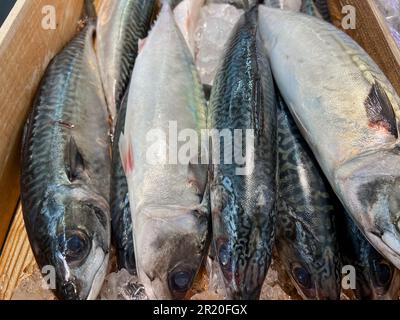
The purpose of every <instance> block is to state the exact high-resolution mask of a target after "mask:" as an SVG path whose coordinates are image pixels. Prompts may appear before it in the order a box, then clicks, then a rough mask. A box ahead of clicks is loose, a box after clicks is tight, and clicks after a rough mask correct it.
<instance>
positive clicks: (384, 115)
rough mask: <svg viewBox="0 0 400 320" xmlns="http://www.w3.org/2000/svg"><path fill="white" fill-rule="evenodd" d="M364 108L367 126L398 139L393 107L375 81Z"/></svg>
mask: <svg viewBox="0 0 400 320" xmlns="http://www.w3.org/2000/svg"><path fill="white" fill-rule="evenodd" d="M364 106H365V109H366V112H367V116H368V119H369V126H370V127H373V128H378V129H384V130H386V131H388V132H389V133H390V134H392V135H393V136H395V137H396V138H397V137H398V132H397V125H396V116H395V113H394V111H393V106H392V104H391V102H390V100H389V98H388V96H387V94H386V92H385V90H384V89H383V88H382V87H381V85H380V84H379V83H378V82H376V81H375V83H374V84H373V85H372V87H371V90H370V92H369V94H368V97H367V99H365V102H364Z"/></svg>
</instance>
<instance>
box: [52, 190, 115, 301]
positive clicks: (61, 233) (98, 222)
mask: <svg viewBox="0 0 400 320" xmlns="http://www.w3.org/2000/svg"><path fill="white" fill-rule="evenodd" d="M47 209H48V210H49V214H50V215H51V216H53V217H55V221H54V229H53V232H52V239H51V240H52V247H53V250H52V257H51V262H52V265H53V266H54V268H55V275H56V294H57V296H58V297H59V298H61V299H64V300H86V299H88V300H92V299H95V298H96V297H97V295H98V293H99V291H100V289H101V286H102V284H103V281H104V278H105V275H106V272H107V268H108V261H109V248H110V228H111V226H110V218H109V217H110V214H109V210H110V209H109V206H108V203H107V202H106V200H105V199H103V198H102V197H101V196H98V195H96V194H93V193H91V192H90V191H88V190H86V189H84V188H83V187H82V188H81V187H70V186H68V187H67V188H65V189H64V190H62V192H60V190H59V191H57V192H55V193H54V194H53V196H52V197H50V200H49V202H48V206H47Z"/></svg>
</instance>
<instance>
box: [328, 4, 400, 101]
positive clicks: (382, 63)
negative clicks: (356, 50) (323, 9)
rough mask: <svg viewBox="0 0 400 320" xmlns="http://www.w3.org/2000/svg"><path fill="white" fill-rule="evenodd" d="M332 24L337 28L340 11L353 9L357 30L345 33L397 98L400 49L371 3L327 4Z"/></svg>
mask: <svg viewBox="0 0 400 320" xmlns="http://www.w3.org/2000/svg"><path fill="white" fill-rule="evenodd" d="M328 4H329V10H330V12H331V15H332V19H333V23H334V24H335V25H336V26H337V27H339V28H342V26H341V21H342V19H343V17H344V14H343V13H342V8H343V6H345V5H351V6H353V7H355V9H356V11H355V12H356V28H355V29H349V30H344V31H345V32H346V33H347V34H348V35H350V36H351V37H352V38H353V39H354V40H355V41H357V42H358V43H359V44H360V45H361V46H362V47H363V48H364V50H365V51H366V52H368V54H369V55H370V56H371V57H372V59H374V61H375V62H376V63H377V64H378V65H379V67H380V68H381V69H382V71H383V72H384V73H385V74H386V76H387V77H388V79H389V80H390V82H391V83H392V85H393V87H394V88H395V89H396V91H397V93H398V94H399V95H400V49H399V48H398V46H397V45H396V42H395V40H394V39H393V37H392V35H391V33H390V31H389V28H388V26H387V25H386V22H385V20H384V17H383V16H382V14H381V13H380V11H379V8H378V7H377V4H376V3H375V1H374V0H362V1H360V0H328Z"/></svg>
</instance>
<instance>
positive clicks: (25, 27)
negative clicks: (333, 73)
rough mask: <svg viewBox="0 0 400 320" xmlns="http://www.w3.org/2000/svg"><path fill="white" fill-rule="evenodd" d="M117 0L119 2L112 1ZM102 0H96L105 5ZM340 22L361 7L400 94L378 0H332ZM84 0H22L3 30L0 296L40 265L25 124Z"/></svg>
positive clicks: (367, 41)
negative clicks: (26, 212) (22, 175)
mask: <svg viewBox="0 0 400 320" xmlns="http://www.w3.org/2000/svg"><path fill="white" fill-rule="evenodd" d="M107 1H114V0H107ZM115 1H117V0H115ZM99 2H100V0H98V1H96V5H97V6H98V5H99ZM328 3H329V6H330V10H331V12H332V14H333V17H334V23H335V24H336V25H337V26H340V24H341V23H340V22H341V19H342V17H343V14H342V13H341V11H342V10H341V8H342V7H343V6H344V5H347V4H350V5H353V6H354V7H356V10H357V28H356V29H355V30H346V32H348V33H349V34H350V36H352V37H353V38H354V39H355V40H356V41H358V42H359V43H360V45H361V46H363V47H364V49H365V50H366V51H367V52H368V53H369V54H370V55H371V56H372V57H373V58H374V59H375V61H376V62H377V63H378V64H379V66H380V67H381V68H382V70H383V71H384V72H385V73H386V75H387V76H388V78H389V79H390V80H391V81H392V83H393V85H394V86H395V88H396V90H397V91H398V93H399V94H400V52H399V48H398V47H397V46H396V44H395V43H394V41H393V39H392V38H391V36H390V34H389V30H388V28H387V26H386V25H385V24H384V21H383V19H382V17H381V16H380V15H379V13H378V10H377V8H376V4H375V3H374V0H362V1H358V0H357V1H356V0H328ZM48 4H52V5H54V6H55V8H56V16H57V28H56V29H55V30H44V29H43V28H42V26H41V23H42V19H43V16H44V15H43V13H42V8H43V6H45V5H48ZM82 7H83V0H68V1H66V0H18V1H17V3H16V5H15V7H14V8H13V10H12V12H11V14H10V16H9V17H8V18H7V20H6V22H5V23H4V24H3V26H2V28H1V29H0V70H1V72H0V137H1V140H0V248H1V247H2V246H3V243H4V246H3V249H2V251H0V300H1V299H10V298H11V296H12V293H13V290H14V288H15V287H16V286H17V285H18V284H19V282H20V281H21V280H22V279H23V278H24V277H25V276H26V275H27V274H29V273H30V272H32V269H33V268H35V266H36V263H35V261H34V258H33V254H32V251H31V249H30V245H29V242H28V239H27V235H26V232H25V227H24V223H23V219H22V211H21V207H20V204H19V171H20V165H19V156H20V142H21V133H22V128H23V125H24V122H25V119H26V116H27V114H28V112H29V109H30V107H31V103H32V99H33V97H34V94H35V92H36V89H37V86H38V84H39V81H40V79H41V77H42V75H43V72H44V70H45V68H46V66H47V64H48V63H49V61H50V60H51V58H52V57H53V56H54V55H55V54H56V53H57V52H58V51H59V50H60V49H61V48H62V47H63V46H64V45H65V44H66V42H67V41H68V40H69V39H71V37H72V36H73V35H74V33H75V31H76V29H77V25H78V21H79V19H80V16H81V11H82Z"/></svg>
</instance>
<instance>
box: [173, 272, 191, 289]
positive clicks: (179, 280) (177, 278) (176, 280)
mask: <svg viewBox="0 0 400 320" xmlns="http://www.w3.org/2000/svg"><path fill="white" fill-rule="evenodd" d="M192 275H193V274H192V272H190V271H185V270H179V271H175V272H173V273H172V274H171V275H170V277H169V280H170V281H169V283H170V288H171V289H172V291H175V292H186V291H187V290H188V289H189V286H190V283H191V280H192Z"/></svg>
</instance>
